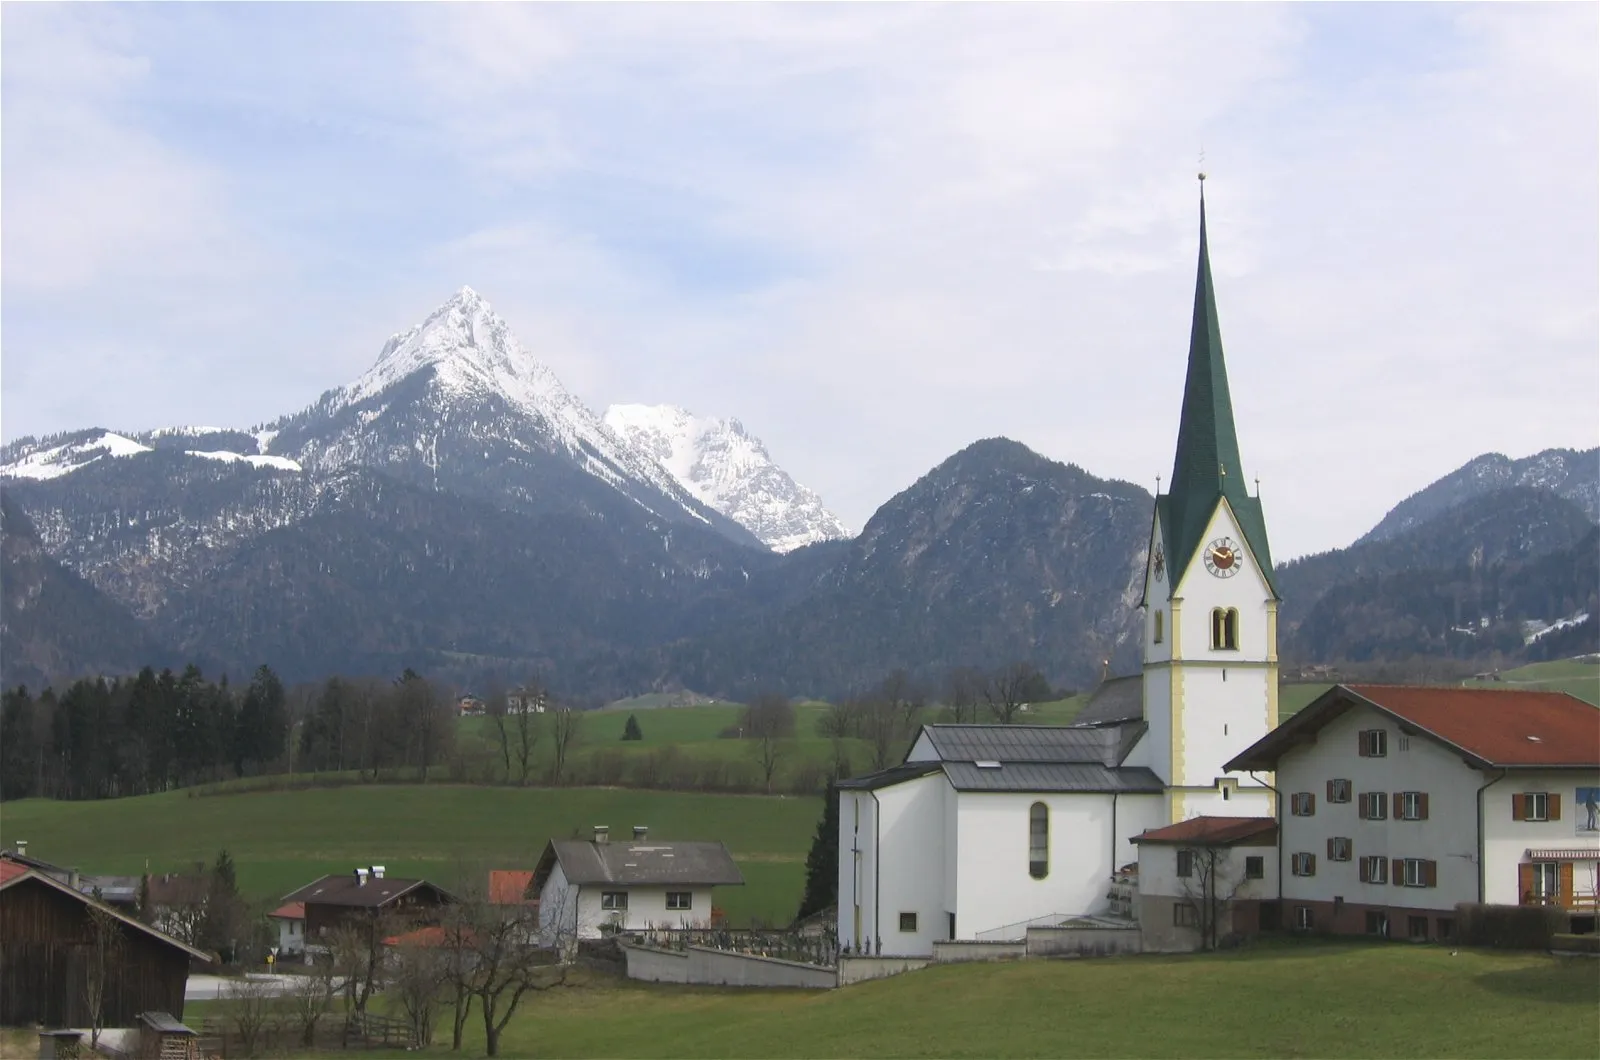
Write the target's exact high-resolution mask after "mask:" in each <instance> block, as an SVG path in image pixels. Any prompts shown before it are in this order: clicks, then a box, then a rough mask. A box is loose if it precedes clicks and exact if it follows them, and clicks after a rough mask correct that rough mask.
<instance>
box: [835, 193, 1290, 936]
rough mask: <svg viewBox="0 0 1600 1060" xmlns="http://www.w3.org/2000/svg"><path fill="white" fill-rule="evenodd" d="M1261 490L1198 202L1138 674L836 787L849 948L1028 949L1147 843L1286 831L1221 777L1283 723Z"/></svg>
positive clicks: (1262, 789)
mask: <svg viewBox="0 0 1600 1060" xmlns="http://www.w3.org/2000/svg"><path fill="white" fill-rule="evenodd" d="M1203 179H1204V178H1202V180H1203ZM1202 187H1203V185H1202ZM1246 481H1247V480H1246V479H1245V476H1244V469H1243V465H1242V462H1241V460H1240V457H1239V443H1238V438H1237V435H1236V432H1235V430H1234V422H1233V406H1232V401H1231V399H1230V397H1229V392H1228V375H1227V369H1226V366H1225V364H1224V362H1223V353H1222V337H1221V329H1220V326H1219V324H1218V320H1217V306H1216V297H1215V292H1214V290H1213V286H1212V280H1211V264H1210V254H1209V249H1208V244H1207V237H1206V222H1205V202H1204V198H1203V197H1202V200H1201V206H1200V253H1199V265H1198V269H1197V279H1196V283H1195V300H1194V314H1193V321H1192V327H1191V329H1190V338H1189V356H1188V372H1187V376H1186V379H1185V383H1184V392H1183V407H1182V412H1181V416H1180V419H1179V424H1178V444H1177V454H1176V458H1175V460H1174V464H1173V473H1172V479H1171V482H1170V484H1169V489H1168V491H1167V492H1166V493H1158V495H1157V497H1156V502H1155V509H1154V511H1153V512H1152V514H1151V525H1150V537H1149V546H1148V552H1147V560H1146V565H1145V571H1144V577H1143V580H1142V601H1141V603H1142V606H1143V609H1144V612H1145V614H1144V624H1143V647H1144V666H1143V669H1142V672H1141V674H1140V675H1139V676H1138V677H1137V678H1133V679H1129V680H1125V681H1119V682H1115V683H1112V682H1108V683H1107V684H1111V685H1113V687H1112V688H1110V689H1107V690H1106V693H1107V694H1106V695H1105V696H1103V697H1099V698H1098V702H1097V703H1094V704H1091V707H1090V710H1089V711H1087V712H1086V713H1085V715H1084V716H1083V717H1082V718H1080V719H1079V721H1078V723H1077V724H1075V725H1072V726H1065V727H1048V726H983V725H979V726H938V725H930V726H926V727H924V728H923V730H922V731H921V733H920V734H919V735H918V737H917V740H916V743H915V744H914V746H913V747H912V749H911V751H910V752H909V753H908V754H907V756H906V758H905V761H904V762H902V763H901V764H899V765H897V766H893V767H891V768H889V769H885V770H881V771H879V772H877V773H873V774H870V775H868V776H865V777H859V778H856V779H854V780H850V781H846V782H845V783H843V784H841V785H840V818H839V820H840V828H839V938H840V943H841V944H842V945H843V946H845V947H847V948H849V949H851V950H853V951H855V952H859V953H872V954H884V955H891V956H908V957H925V956H928V955H930V954H931V953H932V951H933V944H934V943H935V942H939V941H942V940H947V939H983V940H1001V939H1020V938H1022V937H1023V935H1024V934H1025V932H1026V929H1027V927H1028V926H1030V925H1040V926H1043V925H1048V924H1053V923H1062V922H1064V921H1065V920H1067V919H1068V918H1070V917H1073V916H1077V915H1081V914H1096V913H1102V912H1109V902H1110V898H1109V897H1108V895H1109V893H1111V892H1110V891H1108V881H1110V880H1111V878H1112V876H1113V873H1114V872H1115V871H1116V869H1117V868H1118V867H1119V866H1122V865H1123V864H1125V863H1127V862H1128V861H1130V860H1132V859H1133V856H1134V847H1133V845H1132V843H1131V842H1130V837H1132V836H1135V835H1138V834H1139V833H1141V832H1145V831H1147V830H1153V829H1157V828H1160V827H1162V826H1164V825H1168V824H1171V823H1173V822H1176V821H1182V820H1184V819H1186V818H1189V817H1194V816H1197V815H1200V814H1233V815H1246V816H1257V817H1271V816H1272V814H1273V807H1274V796H1273V781H1272V778H1271V777H1270V776H1266V775H1261V774H1251V773H1247V772H1243V771H1240V770H1237V769H1230V768H1228V767H1227V766H1225V765H1224V763H1226V762H1228V760H1229V759H1231V758H1233V757H1234V756H1236V755H1237V754H1239V753H1240V752H1241V751H1243V750H1244V749H1245V748H1247V747H1250V746H1251V745H1252V744H1254V743H1255V742H1256V741H1258V740H1259V739H1261V738H1262V737H1263V736H1265V735H1266V733H1267V732H1268V730H1269V729H1270V728H1271V727H1272V726H1273V725H1274V724H1275V723H1276V720H1277V712H1278V648H1277V616H1278V592H1277V585H1276V579H1275V576H1274V574H1273V569H1272V555H1271V551H1270V549H1269V547H1268V542H1267V531H1266V520H1265V517H1264V515H1263V512H1262V507H1261V500H1260V497H1259V496H1258V495H1251V494H1250V493H1249V492H1248V490H1247V489H1246Z"/></svg>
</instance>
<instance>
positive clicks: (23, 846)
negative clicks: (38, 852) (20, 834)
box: [17, 839, 28, 858]
mask: <svg viewBox="0 0 1600 1060" xmlns="http://www.w3.org/2000/svg"><path fill="white" fill-rule="evenodd" d="M27 856H28V841H27V840H26V839H19V840H17V857H19V858H25V857H27Z"/></svg>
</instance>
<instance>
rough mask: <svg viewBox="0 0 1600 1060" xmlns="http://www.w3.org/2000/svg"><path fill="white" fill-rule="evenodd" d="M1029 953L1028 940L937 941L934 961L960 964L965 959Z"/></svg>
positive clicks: (934, 948) (999, 959)
mask: <svg viewBox="0 0 1600 1060" xmlns="http://www.w3.org/2000/svg"><path fill="white" fill-rule="evenodd" d="M1027 955H1028V944H1027V943H1026V942H978V941H974V940H971V939H963V940H956V941H944V942H935V943H934V944H933V963H935V964H959V963H961V962H963V961H1002V960H1007V959H1010V958H1016V957H1026V956H1027Z"/></svg>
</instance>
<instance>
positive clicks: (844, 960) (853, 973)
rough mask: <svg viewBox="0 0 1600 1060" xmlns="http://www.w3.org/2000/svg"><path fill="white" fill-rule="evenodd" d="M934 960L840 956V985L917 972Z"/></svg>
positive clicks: (923, 958)
mask: <svg viewBox="0 0 1600 1060" xmlns="http://www.w3.org/2000/svg"><path fill="white" fill-rule="evenodd" d="M932 963H933V962H932V961H931V960H929V959H928V958H926V957H840V958H839V985H840V986H849V985H850V984H851V983H864V982H866V981H867V980H868V979H885V978H888V977H889V976H891V975H899V974H900V973H901V972H915V971H918V970H920V969H922V968H926V967H927V966H928V965H930V964H932Z"/></svg>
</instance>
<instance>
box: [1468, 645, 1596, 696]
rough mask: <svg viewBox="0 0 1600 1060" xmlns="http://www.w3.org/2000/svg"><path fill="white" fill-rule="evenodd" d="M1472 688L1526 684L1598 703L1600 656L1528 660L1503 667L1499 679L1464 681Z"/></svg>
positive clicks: (1541, 689)
mask: <svg viewBox="0 0 1600 1060" xmlns="http://www.w3.org/2000/svg"><path fill="white" fill-rule="evenodd" d="M1465 684H1466V685H1467V686H1468V687H1471V688H1527V689H1532V690H1534V691H1539V692H1566V693H1568V694H1569V695H1574V696H1577V697H1578V698H1579V699H1582V700H1586V701H1588V702H1590V703H1593V704H1595V705H1597V706H1600V656H1594V655H1585V656H1580V657H1579V658H1576V659H1557V660H1555V661H1553V662H1540V663H1529V664H1528V665H1527V666H1518V667H1517V668H1516V669H1514V670H1502V671H1501V673H1500V680H1498V681H1493V680H1490V681H1478V680H1472V681H1467V682H1465Z"/></svg>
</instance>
